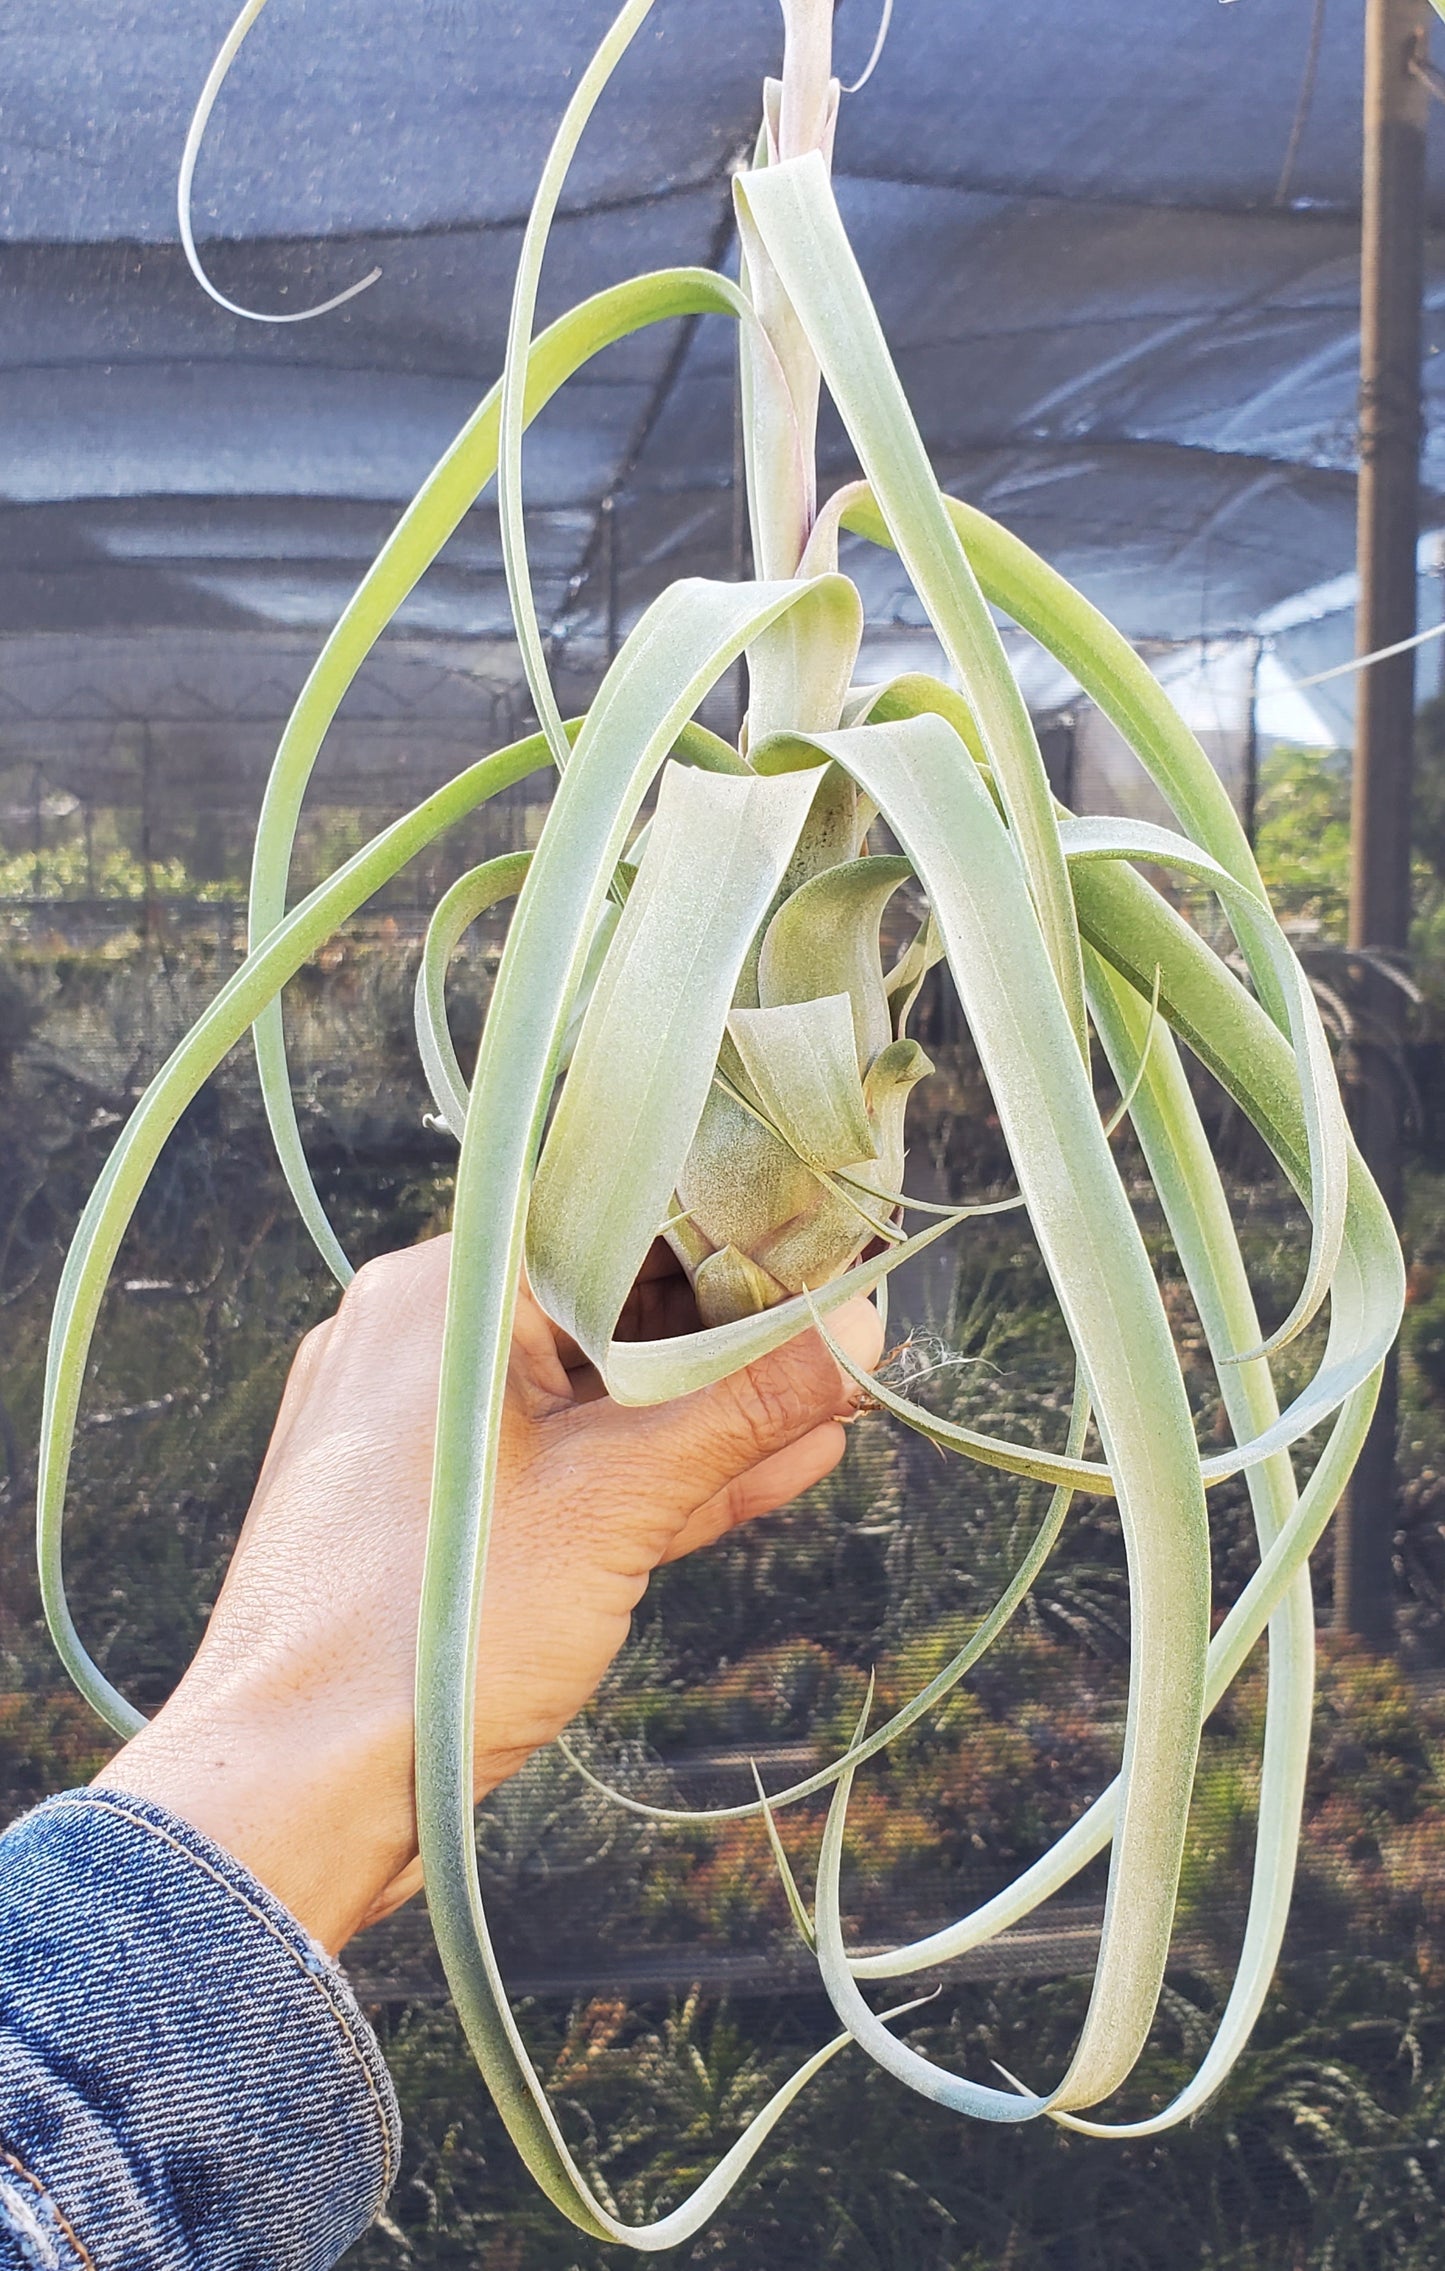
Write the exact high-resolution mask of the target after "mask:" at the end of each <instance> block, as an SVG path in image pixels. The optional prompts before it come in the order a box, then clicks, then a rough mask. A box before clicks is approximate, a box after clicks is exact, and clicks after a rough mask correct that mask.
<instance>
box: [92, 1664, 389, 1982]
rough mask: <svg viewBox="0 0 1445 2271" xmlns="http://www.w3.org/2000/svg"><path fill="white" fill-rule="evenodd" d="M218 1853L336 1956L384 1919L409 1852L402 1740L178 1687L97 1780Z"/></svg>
mask: <svg viewBox="0 0 1445 2271" xmlns="http://www.w3.org/2000/svg"><path fill="white" fill-rule="evenodd" d="M95 1779H96V1784H97V1786H99V1787H103V1788H110V1789H116V1790H126V1791H130V1792H131V1793H132V1794H133V1795H135V1796H137V1797H145V1798H150V1799H153V1800H154V1801H155V1802H156V1803H157V1804H159V1805H163V1806H165V1807H166V1808H167V1809H168V1810H169V1811H170V1812H171V1813H173V1814H177V1815H179V1816H180V1817H181V1819H182V1820H184V1821H188V1822H189V1823H191V1825H192V1826H193V1827H194V1828H196V1829H198V1830H200V1831H201V1832H202V1834H203V1835H204V1836H206V1837H209V1838H211V1839H212V1840H213V1841H214V1842H215V1843H216V1844H217V1845H220V1846H223V1847H224V1848H225V1850H226V1851H227V1852H228V1853H230V1854H231V1855H232V1856H233V1857H234V1858H235V1859H236V1860H237V1861H239V1862H240V1863H241V1864H242V1866H243V1867H245V1868H247V1869H249V1870H250V1872H251V1874H252V1875H253V1876H254V1877H256V1878H257V1879H258V1880H259V1881H260V1882H261V1883H262V1884H263V1885H264V1886H265V1887H266V1889H267V1891H268V1892H270V1893H273V1894H274V1895H275V1897H276V1898H277V1899H278V1900H279V1901H280V1902H281V1903H282V1904H283V1906H284V1907H286V1908H288V1909H289V1910H290V1912H291V1914H292V1915H293V1916H294V1917H295V1918H296V1919H297V1921H298V1923H300V1924H302V1925H303V1926H304V1927H305V1929H306V1930H307V1931H308V1932H310V1933H311V1935H312V1937H313V1938H314V1939H316V1940H319V1941H320V1943H321V1945H322V1946H323V1947H324V1948H325V1949H326V1950H327V1951H328V1952H329V1953H330V1954H332V1955H335V1954H337V1953H338V1952H339V1951H340V1949H341V1948H343V1947H344V1946H345V1944H346V1942H347V1941H348V1940H349V1939H350V1938H351V1937H352V1936H353V1935H354V1934H355V1933H356V1932H357V1931H359V1930H360V1929H361V1927H362V1925H363V1924H365V1923H366V1922H368V1921H369V1920H370V1919H371V1917H372V1916H374V1915H377V1914H380V1913H383V1912H384V1907H385V1895H386V1892H387V1888H388V1887H389V1886H391V1885H392V1884H393V1883H394V1882H395V1881H396V1880H397V1879H398V1878H399V1877H401V1876H402V1875H403V1874H404V1872H405V1871H406V1869H407V1866H408V1863H409V1862H410V1860H411V1858H412V1854H413V1851H414V1848H415V1816H414V1809H413V1795H412V1778H411V1730H410V1728H409V1727H407V1728H404V1729H398V1728H396V1727H392V1726H386V1725H377V1726H375V1727H367V1726H365V1725H360V1724H357V1723H356V1722H352V1723H351V1724H350V1725H348V1726H346V1727H344V1728H339V1727H337V1726H336V1724H335V1723H334V1721H332V1722H327V1723H323V1722H322V1721H321V1720H320V1719H319V1717H318V1715H314V1714H311V1713H308V1712H307V1711H306V1710H305V1709H304V1708H301V1707H298V1706H297V1705H295V1704H294V1703H293V1704H291V1705H290V1706H289V1707H287V1708H284V1709H283V1708H281V1707H278V1706H274V1705H267V1704H266V1703H264V1702H263V1701H260V1700H259V1699H254V1698H247V1699H244V1700H242V1699H232V1700H230V1701H228V1702H225V1703H222V1702H220V1701H218V1700H217V1699H207V1701H206V1703H205V1705H204V1706H196V1705H193V1704H192V1703H191V1702H190V1700H189V1699H187V1698H186V1697H185V1693H184V1687H182V1689H181V1690H179V1691H178V1692H177V1694H176V1696H175V1697H173V1698H172V1700H171V1702H170V1703H168V1704H167V1705H166V1707H165V1709H164V1710H163V1711H161V1712H160V1713H159V1714H158V1715H157V1717H156V1718H155V1719H154V1720H153V1721H152V1722H151V1724H150V1725H149V1726H148V1727H145V1728H143V1729H142V1730H141V1732H140V1733H139V1734H138V1735H136V1736H135V1737H134V1738H133V1739H132V1741H131V1742H129V1743H128V1744H127V1745H126V1746H125V1748H124V1749H123V1750H122V1751H120V1752H118V1753H117V1755H116V1757H115V1758H113V1759H112V1760H111V1761H110V1763H109V1765H108V1766H106V1767H104V1768H103V1769H102V1771H101V1772H100V1773H99V1774H98V1775H97V1776H96V1778H95Z"/></svg>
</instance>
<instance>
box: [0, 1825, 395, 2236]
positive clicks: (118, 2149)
mask: <svg viewBox="0 0 1445 2271" xmlns="http://www.w3.org/2000/svg"><path fill="white" fill-rule="evenodd" d="M400 2140H401V2124H400V2120H399V2117H398V2114H397V2108H396V2097H395V2093H394V2091H393V2089H392V2086H391V2078H390V2076H389V2075H388V2073H387V2071H386V2067H385V2065H384V2064H383V2062H382V2058H381V2052H380V2050H379V2048H378V2046H377V2042H376V2038H375V2036H374V2035H373V2034H372V2031H371V2029H370V2027H369V2026H368V2025H367V2023H366V2021H365V2019H363V2017H362V2015H361V2012H360V2010H359V2008H358V2007H357V2003H356V1999H355V1997H354V1996H353V1995H352V1993H351V1990H350V1988H349V1987H348V1985H347V1983H346V1980H345V1979H344V1977H343V1976H342V1974H341V1972H340V1971H338V1969H337V1968H336V1966H335V1964H333V1963H332V1962H331V1960H330V1959H329V1957H328V1956H327V1955H326V1954H325V1952H324V1951H323V1950H322V1949H321V1948H319V1947H318V1946H317V1945H316V1943H315V1942H314V1941H313V1940H312V1939H311V1938H310V1936H309V1935H308V1934H307V1933H306V1932H304V1931H303V1930H302V1928H301V1926H300V1925H299V1924H298V1923H297V1921H296V1919H295V1917H294V1916H292V1915H290V1914H289V1912H288V1911H287V1910H286V1909H284V1908H283V1907H282V1906H281V1904H280V1902H279V1901H277V1900H275V1899H273V1897H272V1896H271V1894H270V1893H268V1892H267V1891H266V1890H265V1888H264V1886H262V1885H259V1884H258V1883H257V1882H256V1880H255V1878H254V1877H252V1876H251V1875H250V1874H249V1872H248V1871H247V1870H245V1869H243V1868H242V1867H241V1865H240V1863H239V1862H237V1861H235V1860H233V1859H232V1857H231V1856H230V1854H228V1853H225V1852H223V1851H222V1850H221V1849H220V1847H218V1846H215V1845H213V1844H212V1843H211V1842H210V1840H209V1839H208V1838H205V1837H202V1836H201V1835H200V1833H199V1832H198V1831H197V1830H194V1829H192V1828H191V1827H190V1825H189V1824H188V1823H186V1822H183V1821H180V1820H178V1819H177V1818H176V1816H175V1815H173V1814H170V1813H168V1812H167V1811H166V1809H165V1808H164V1807H163V1806H157V1805H152V1804H151V1803H150V1802H149V1801H148V1800H146V1799H143V1798H132V1797H130V1796H128V1795H127V1794H126V1793H125V1792H124V1791H119V1790H79V1791H72V1792H70V1793H68V1794H67V1795H66V1796H64V1797H60V1798H52V1799H50V1800H48V1801H47V1802H46V1804H44V1805H43V1806H39V1807H37V1808H36V1810H35V1812H34V1813H31V1814H28V1815H26V1816H25V1817H24V1819H23V1820H21V1821H19V1822H17V1823H16V1824H15V1826H14V1827H13V1828H12V1829H11V1830H9V1831H8V1832H7V1833H6V1835H5V1836H4V1837H3V1838H0V2264H3V2263H6V2262H10V2263H15V2262H19V2263H22V2264H25V2265H26V2266H35V2267H40V2266H43V2267H44V2271H82V2267H83V2271H92V2267H94V2271H156V2267H157V2266H159V2265H164V2266H166V2271H258V2266H261V2265H264V2266H266V2271H328V2267H329V2266H330V2265H331V2264H333V2263H335V2262H336V2261H337V2259H338V2257H339V2256H341V2255H342V2254H343V2253H344V2252H345V2250H346V2249H347V2248H348V2247H349V2246H350V2245H351V2243H352V2241H353V2240H355V2239H357V2238H358V2237H359V2236H360V2234H361V2233H362V2232H363V2231H364V2230H365V2229H366V2227H367V2225H368V2224H369V2223H370V2222H371V2220H372V2218H373V2217H374V2216H375V2214H376V2212H377V2210H378V2208H379V2207H380V2206H381V2204H382V2202H383V2201H384V2200H385V2198H386V2195H387V2192H388V2190H389V2189H390V2186H391V2182H392V2178H393V2176H394V2174H395V2171H396V2165H397V2158H398V2153H399V2149H400Z"/></svg>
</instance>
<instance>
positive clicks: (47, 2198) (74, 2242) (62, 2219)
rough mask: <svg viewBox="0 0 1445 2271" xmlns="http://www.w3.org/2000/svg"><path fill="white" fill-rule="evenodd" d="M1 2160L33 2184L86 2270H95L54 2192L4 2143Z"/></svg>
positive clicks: (91, 2259)
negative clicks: (17, 2158) (8, 2149)
mask: <svg viewBox="0 0 1445 2271" xmlns="http://www.w3.org/2000/svg"><path fill="white" fill-rule="evenodd" d="M0 2161H3V2162H4V2163H5V2166H6V2167H7V2168H8V2169H10V2170H11V2171H12V2172H13V2173H14V2174H15V2175H16V2176H23V2177H24V2179H25V2182H26V2183H27V2184H28V2185H31V2186H32V2187H33V2188H34V2190H35V2191H36V2192H38V2193H39V2195H40V2197H41V2199H42V2200H43V2201H44V2202H45V2205H46V2207H47V2208H48V2209H49V2210H50V2213H51V2214H52V2216H54V2218H55V2221H56V2222H57V2224H59V2226H60V2229H61V2230H62V2231H63V2232H64V2234H65V2236H66V2238H67V2239H68V2240H69V2242H70V2244H71V2246H72V2247H73V2248H74V2250H75V2252H76V2254H77V2255H78V2256H79V2258H80V2260H81V2262H82V2264H83V2265H84V2266H85V2271H95V2258H94V2256H93V2255H92V2254H91V2252H90V2250H89V2248H88V2247H87V2246H86V2245H85V2242H84V2241H83V2240H82V2239H81V2237H80V2234H79V2233H78V2232H77V2230H76V2229H75V2226H74V2225H73V2224H72V2223H71V2221H70V2219H69V2217H68V2216H67V2215H66V2214H65V2212H64V2210H63V2209H62V2208H61V2207H60V2205H59V2203H58V2202H57V2201H56V2199H55V2196H54V2194H53V2193H51V2192H49V2191H47V2189H46V2187H45V2186H44V2185H43V2184H42V2183H41V2181H40V2179H39V2177H38V2176H37V2175H36V2174H35V2172H34V2170H33V2169H28V2168H27V2167H26V2166H25V2163H24V2162H23V2161H17V2160H16V2158H15V2155H14V2154H13V2153H11V2152H7V2151H6V2149H5V2147H4V2146H3V2145H0Z"/></svg>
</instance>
